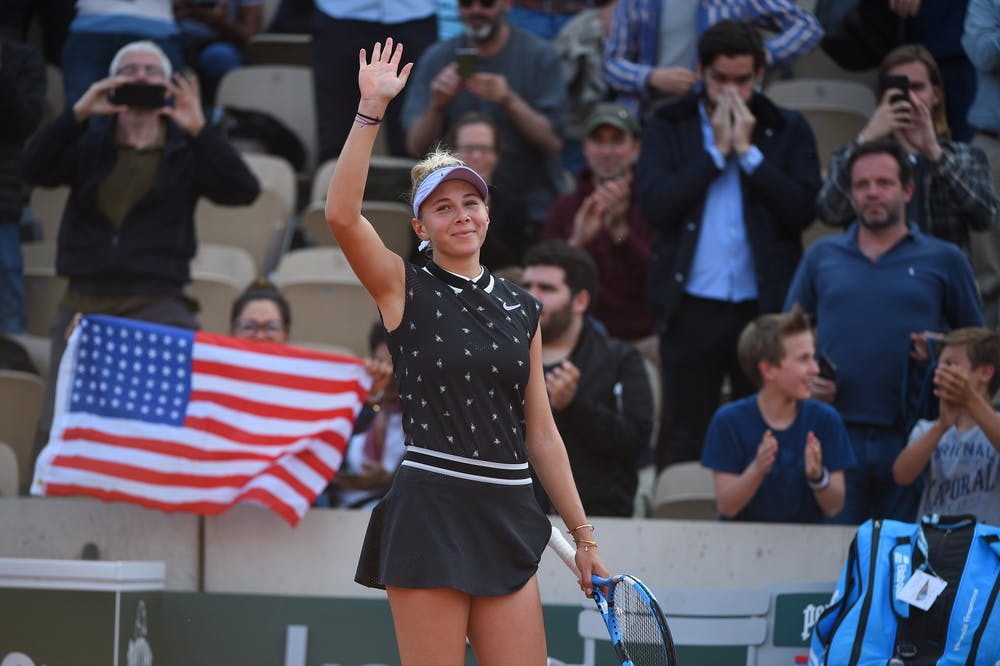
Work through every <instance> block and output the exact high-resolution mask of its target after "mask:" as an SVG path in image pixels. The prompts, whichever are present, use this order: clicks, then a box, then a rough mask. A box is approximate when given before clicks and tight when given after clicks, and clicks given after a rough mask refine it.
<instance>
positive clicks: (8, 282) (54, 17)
mask: <svg viewBox="0 0 1000 666" xmlns="http://www.w3.org/2000/svg"><path fill="white" fill-rule="evenodd" d="M884 2H885V4H886V7H887V9H888V10H889V12H890V13H891V14H892V15H893V16H894V19H895V20H897V21H898V23H899V26H900V30H899V35H900V36H901V38H902V39H901V43H899V44H886V45H885V46H886V48H885V49H884V52H885V53H886V55H885V57H884V58H883V59H882V61H881V63H880V65H879V67H878V68H877V71H875V72H873V76H872V81H873V82H874V89H873V92H874V93H875V94H876V99H877V106H876V108H875V110H874V112H873V113H872V114H871V116H870V118H869V119H868V120H867V122H866V123H865V125H864V127H863V129H862V130H861V132H860V133H859V134H858V135H857V137H856V138H855V140H854V141H852V142H850V143H849V144H847V145H844V146H841V147H839V148H837V149H836V150H835V151H834V152H833V153H832V154H819V152H818V149H817V144H816V140H815V138H814V133H813V129H812V128H811V126H810V124H809V121H807V119H806V117H805V116H804V115H803V114H802V113H800V112H798V111H796V110H794V109H791V108H785V107H783V106H781V105H779V104H777V103H775V102H774V101H773V100H772V99H770V98H769V96H768V94H767V88H766V84H767V83H768V82H769V81H771V80H774V79H776V78H782V77H789V76H794V72H795V66H796V63H797V62H798V61H799V60H800V59H801V58H802V57H804V56H806V55H807V54H809V53H810V52H812V51H814V50H815V49H817V48H819V44H820V43H821V39H822V37H823V34H824V29H825V28H826V27H827V26H823V25H821V24H820V21H819V20H818V19H817V18H816V16H815V15H813V13H812V12H811V11H810V7H809V5H810V3H807V2H795V1H793V0H746V1H745V2H731V1H726V2H722V1H721V0H681V1H676V2H675V1H673V0H671V2H669V3H668V2H666V1H665V0H560V1H553V2H538V1H537V0H412V1H410V2H406V3H402V2H395V1H393V0H384V1H382V2H372V1H371V0H364V1H360V0H357V1H355V0H315V3H312V2H308V1H307V2H302V1H298V2H292V1H291V0H282V2H281V6H280V7H279V8H278V10H277V13H276V15H275V21H274V24H273V29H275V30H292V31H295V30H308V31H309V32H310V33H311V37H312V46H311V53H312V55H311V68H312V73H313V78H314V91H315V100H316V101H315V104H316V117H317V119H318V128H317V129H318V136H317V137H316V150H315V151H314V152H315V153H316V155H317V156H318V161H319V162H322V161H324V160H326V159H330V158H335V157H336V156H337V155H338V154H339V152H340V149H341V147H342V145H343V143H344V140H345V137H346V135H347V132H348V129H349V128H350V125H351V122H352V119H354V117H355V113H356V111H357V106H358V93H357V89H358V87H357V82H356V81H355V80H354V79H353V77H354V74H351V72H352V71H353V70H352V68H351V67H348V66H346V65H347V63H349V62H353V61H354V60H356V59H357V57H358V52H359V51H360V50H361V49H363V48H370V47H371V45H372V44H374V43H375V42H379V41H382V40H384V39H385V38H386V37H392V38H393V39H394V40H396V41H398V42H401V43H403V44H404V47H405V51H404V58H405V60H406V61H413V62H414V63H415V64H414V67H413V70H412V72H411V75H410V81H409V83H408V85H407V87H406V92H405V93H404V94H403V95H402V96H401V99H399V100H397V101H395V102H394V103H393V104H392V105H391V106H390V108H389V109H388V111H387V113H386V116H385V118H382V119H373V120H372V122H381V123H382V124H383V125H384V127H382V128H381V131H382V132H384V133H385V134H386V138H387V141H386V145H387V147H388V151H389V153H390V154H392V155H396V156H404V157H411V158H419V157H422V156H423V155H424V154H425V153H427V152H428V151H429V150H431V149H433V148H434V147H435V146H436V145H437V144H439V143H444V144H447V145H448V146H449V147H450V148H451V149H452V150H453V151H454V152H455V153H456V154H457V155H458V156H459V157H460V158H461V159H462V160H463V161H464V162H466V163H467V164H468V165H469V166H471V167H472V168H474V169H475V170H476V171H477V172H479V173H480V174H481V175H482V176H483V178H484V179H485V181H486V182H487V183H488V185H489V189H490V200H491V206H490V207H491V225H490V232H489V234H488V236H487V241H486V245H485V247H484V248H483V251H482V260H483V263H484V264H486V265H487V266H488V267H489V268H490V269H491V270H499V271H501V272H502V273H503V274H505V275H507V276H508V277H510V278H511V279H519V280H521V281H522V282H523V284H524V286H525V287H526V288H527V289H528V290H529V291H530V292H531V293H532V294H533V295H534V296H535V297H536V298H537V299H538V300H539V301H540V302H541V303H542V304H543V306H544V310H543V314H542V318H541V323H540V329H541V334H542V344H543V350H544V353H545V367H546V375H547V388H548V389H549V399H550V403H551V405H552V408H553V411H554V412H555V414H556V420H557V423H558V425H559V428H560V431H561V433H562V435H563V438H564V439H565V441H566V445H567V449H568V452H569V455H570V461H571V464H572V466H573V470H574V474H575V475H576V477H577V479H578V481H579V484H580V486H581V496H582V497H583V500H584V504H585V508H586V509H587V511H588V514H590V515H602V514H604V515H631V512H632V507H633V499H634V495H635V492H636V478H637V477H636V472H637V470H638V469H639V468H640V467H641V466H643V465H650V464H652V465H654V466H655V468H656V469H657V470H661V469H663V468H664V467H666V466H668V465H670V464H674V463H677V462H685V461H702V463H703V464H704V465H706V466H707V467H710V468H711V469H712V470H713V471H714V477H715V486H716V494H717V500H718V510H719V513H720V514H721V515H722V516H723V517H724V518H727V519H743V520H763V521H805V522H840V523H847V524H857V523H859V522H861V521H863V520H864V519H866V518H868V517H871V516H881V517H891V518H900V519H906V520H912V519H913V518H915V516H916V515H917V510H918V505H920V506H922V507H923V508H924V509H927V508H928V507H931V508H933V510H935V511H937V510H938V507H940V506H946V507H955V506H960V507H962V510H963V511H967V512H971V513H975V512H976V511H977V510H978V509H979V508H980V506H981V507H982V508H983V511H984V514H983V515H984V517H988V518H989V519H993V520H995V517H994V516H995V510H993V507H994V506H996V505H997V503H998V498H1000V490H998V489H1000V484H998V482H1000V426H998V425H997V423H1000V421H998V417H997V414H996V412H994V411H993V407H992V406H991V399H993V398H994V395H993V394H994V393H995V390H996V388H997V386H996V384H997V381H996V380H995V378H996V376H997V374H996V372H997V369H998V367H997V366H998V364H1000V358H998V354H1000V350H998V348H997V343H996V340H995V336H996V333H995V332H991V331H992V329H994V328H995V327H996V326H997V324H998V307H1000V305H998V304H1000V231H998V230H997V229H998V224H997V222H998V216H1000V198H998V195H997V187H998V185H1000V136H998V133H1000V116H998V113H1000V112H998V108H1000V104H998V102H1000V98H998V95H1000V77H998V75H997V71H998V67H997V62H998V60H1000V47H998V40H997V38H996V35H997V34H998V33H1000V2H998V1H997V0H961V1H956V0H917V1H913V0H907V1H906V2H899V1H897V0H884ZM68 4H72V3H69V2H68V0H63V1H62V2H55V1H52V2H46V3H40V4H39V7H38V8H31V7H29V3H27V2H20V1H19V2H13V3H11V4H10V5H9V6H8V7H7V8H6V9H5V10H4V11H3V12H2V13H0V23H2V24H3V25H2V26H0V27H2V28H4V32H3V33H2V34H0V95H2V96H3V100H4V103H3V105H2V111H0V116H2V117H4V118H7V117H8V116H10V117H11V118H12V120H10V121H7V122H4V123H2V124H3V127H2V128H0V176H2V177H3V179H4V180H3V182H0V199H2V200H0V203H2V204H3V206H2V208H0V232H3V233H2V234H0V325H2V327H3V330H2V332H4V333H22V332H23V327H24V324H23V321H24V317H23V312H22V311H23V307H24V306H23V286H22V285H21V284H20V283H19V280H18V278H19V275H18V273H19V271H20V270H21V267H20V263H19V262H20V253H19V252H16V251H15V250H16V247H15V246H16V245H17V242H18V238H17V233H15V232H14V231H13V230H16V229H18V222H19V221H20V219H21V217H22V214H23V210H24V203H25V198H24V196H23V194H24V192H25V188H23V186H22V183H20V182H19V181H18V177H19V175H20V177H23V179H24V181H26V183H27V184H29V185H42V186H52V185H57V184H65V185H69V186H70V188H71V191H70V196H69V201H68V203H67V206H66V210H65V213H64V216H63V221H62V227H61V230H60V233H59V237H58V239H57V241H58V260H57V268H58V271H59V273H60V275H63V276H65V277H67V278H68V279H69V286H68V289H67V292H66V294H65V296H64V298H63V300H62V302H61V304H60V308H59V312H58V314H57V316H56V319H55V321H54V322H53V326H52V348H53V350H52V353H53V359H52V362H51V364H50V367H55V366H56V365H57V363H58V356H59V354H60V353H61V349H62V348H63V346H64V340H63V335H62V332H63V331H64V330H65V329H66V326H67V325H68V323H69V322H70V320H71V318H72V316H73V314H74V313H77V312H105V313H112V314H119V315H124V316H130V317H139V318H146V319H150V320H153V321H160V322H161V323H170V324H174V325H181V326H185V327H196V326H197V325H198V323H197V318H196V315H195V310H194V308H193V307H192V304H191V303H190V301H189V299H188V297H187V296H186V295H185V294H184V284H185V282H186V281H187V280H188V278H189V268H188V264H189V262H190V260H191V258H192V256H193V255H194V250H195V246H196V238H195V237H194V225H193V217H192V216H193V211H194V206H195V202H196V200H197V198H198V197H200V196H205V197H208V198H212V199H214V200H216V201H217V202H221V203H224V204H233V205H239V204H247V203H249V202H250V201H252V200H253V199H254V197H256V196H257V193H258V192H259V184H258V183H257V182H256V179H255V178H254V176H253V174H252V173H251V172H250V171H249V169H248V168H247V167H246V166H245V164H244V163H243V162H242V161H241V160H240V159H239V157H238V153H237V152H236V151H235V149H233V148H232V147H231V146H230V145H229V144H228V143H227V142H226V140H225V138H224V137H223V136H222V134H221V133H220V132H219V131H218V128H216V127H213V124H212V122H211V116H210V115H209V116H208V118H207V119H206V115H205V113H204V110H205V109H208V108H211V105H212V101H213V96H214V91H215V90H216V88H217V87H218V83H219V81H220V80H221V78H222V76H224V74H225V73H226V72H227V71H230V70H232V69H234V68H237V67H241V66H242V65H243V64H244V62H245V56H244V53H243V47H244V46H245V45H246V43H247V40H248V39H250V37H252V36H253V35H254V34H255V33H257V32H259V31H261V30H267V29H269V27H270V26H267V25H265V24H264V19H263V17H264V11H263V7H264V6H265V5H267V4H268V3H267V0H173V1H171V0H133V1H132V2H128V3H121V2H115V1H114V0H76V2H75V11H72V10H68V9H67V5H68ZM43 10H44V11H43ZM33 11H35V12H36V13H37V14H38V15H37V16H36V17H35V18H36V20H37V24H38V25H40V26H42V27H43V28H44V30H43V35H42V37H43V40H44V41H43V42H42V43H43V44H44V54H45V56H46V57H47V59H48V60H49V62H50V63H52V64H58V65H60V66H61V69H62V76H63V79H62V80H63V82H64V87H65V90H64V93H65V99H66V110H65V111H64V112H63V113H62V115H60V116H58V117H57V118H56V119H55V120H54V121H53V122H51V123H50V124H49V125H48V126H45V127H43V128H41V129H40V130H38V131H37V132H36V128H35V127H34V125H33V120H34V119H37V117H38V116H39V113H38V107H39V105H40V103H41V101H40V90H41V88H40V86H41V85H42V83H40V81H41V78H42V74H41V72H42V63H43V55H42V53H43V51H42V48H41V47H38V48H36V47H35V46H32V45H31V44H26V43H23V42H24V41H25V37H26V35H27V34H28V31H27V30H26V26H27V25H28V23H27V21H28V20H29V19H30V18H31V15H32V12H33ZM36 41H37V40H36ZM60 41H61V46H60V45H59V44H58V42H60ZM53 42H56V43H57V44H56V45H54V44H53ZM54 54H59V58H58V60H56V56H55V55H54ZM333 63H340V64H343V65H344V66H339V65H338V66H334V65H333ZM348 75H350V76H348ZM199 82H200V83H199ZM134 83H139V84H155V85H160V86H163V88H164V90H165V99H167V100H169V101H166V102H164V105H163V106H162V107H159V106H156V107H154V108H145V109H144V108H134V107H132V106H128V105H126V104H122V103H114V102H112V101H111V98H110V97H109V95H110V94H111V93H113V92H114V91H116V90H117V89H118V88H119V87H120V86H122V85H124V84H134ZM8 100H14V101H15V102H16V104H12V103H8ZM33 132H35V134H34V136H33V138H31V139H30V140H29V139H28V137H29V135H31V134H32V133H33ZM26 141H27V145H26V147H25V142H26ZM22 149H23V150H24V156H23V158H22V156H21V151H22ZM18 165H19V166H18ZM821 173H822V174H824V175H823V176H821ZM19 197H20V199H19ZM817 220H818V221H820V222H822V223H824V224H826V225H828V227H829V228H828V229H827V231H828V232H829V235H827V236H826V237H824V238H821V239H820V240H819V241H816V242H815V243H814V244H812V246H811V247H809V248H808V249H807V251H805V252H804V249H805V248H804V246H803V232H804V231H805V230H806V229H807V228H808V227H810V226H811V225H813V223H814V222H815V221H817ZM543 239H544V241H543ZM52 240H56V239H52ZM539 241H542V243H541V244H540V245H539V244H537V243H538V242H539ZM251 290H252V291H251V292H248V294H250V296H253V297H252V298H251V297H250V296H248V295H245V297H244V299H243V300H241V301H240V302H238V303H237V304H236V305H235V306H234V309H233V313H232V317H231V320H232V325H233V328H232V331H231V332H232V333H233V334H234V335H238V336H242V337H254V338H263V339H267V340H270V341H272V342H282V343H283V342H286V341H287V337H288V331H289V328H290V317H291V314H290V313H289V312H288V308H287V304H284V305H282V304H283V301H282V299H281V296H280V294H279V293H277V291H276V290H274V289H273V287H270V286H267V285H262V284H256V285H255V286H253V287H251ZM19 299H20V300H19ZM19 310H20V311H19ZM781 313H786V314H781ZM331 316H332V315H331ZM811 327H815V331H814V332H813V329H812V328H811ZM959 330H961V331H969V330H971V331H974V332H975V333H973V334H970V333H967V332H966V333H964V334H959V332H956V331H959ZM381 333H382V331H381V330H380V328H379V327H376V330H375V331H374V332H373V335H372V338H371V341H370V342H371V349H370V351H371V353H372V358H373V359H379V358H382V357H384V356H385V350H384V349H383V347H384V339H383V338H382V337H381ZM990 336H992V337H990ZM942 340H943V342H942ZM942 350H943V351H942ZM820 360H822V362H823V363H822V364H820V363H818V361H820ZM372 363H374V361H372ZM376 365H377V364H376ZM376 365H373V366H372V367H376ZM647 367H650V368H652V369H653V371H652V372H649V371H648V370H647ZM383 371H384V368H383ZM383 374H384V373H383ZM650 377H655V378H656V379H654V380H652V381H654V382H660V386H658V387H657V386H651V385H650V381H651V379H650ZM654 388H656V389H662V390H657V391H655V392H654V391H652V390H651V389H654ZM392 391H393V388H392V386H391V382H389V385H387V386H383V387H381V388H379V390H378V400H379V408H380V409H379V410H378V411H376V412H372V413H369V414H367V415H366V416H365V418H363V419H362V420H361V421H360V422H359V423H360V426H359V427H361V429H360V430H358V431H356V437H355V441H354V442H352V449H351V451H353V453H349V455H348V456H347V458H346V460H347V462H346V463H345V467H344V469H343V470H342V471H343V473H344V476H343V478H342V483H341V484H340V485H339V486H336V487H332V488H331V489H330V490H329V491H328V493H326V494H325V495H324V497H325V498H326V499H327V501H328V502H332V503H333V504H334V505H338V506H348V505H351V506H365V505H368V504H370V501H371V500H372V499H373V498H377V497H378V496H379V494H380V493H381V492H384V490H385V488H386V487H387V484H388V483H391V479H392V471H393V470H392V469H391V467H392V465H393V464H394V463H393V460H396V462H398V457H399V456H398V454H399V451H400V446H401V444H402V442H403V441H404V440H405V428H404V426H403V425H402V424H401V422H400V421H401V420H400V419H399V418H398V416H399V415H398V412H397V411H394V410H393V409H392V405H394V404H395V402H394V401H393V398H392V395H393V394H392ZM654 394H656V395H661V398H662V401H661V404H660V405H655V406H654V405H653V400H654V397H653V396H654ZM52 395H53V393H52V391H51V390H50V391H49V398H48V400H49V402H51V399H52ZM383 400H384V402H383ZM369 411H371V410H369ZM654 413H656V414H659V416H660V418H659V423H656V422H654V418H653V415H654ZM373 414H374V416H373ZM43 421H44V419H43ZM373 424H374V425H373ZM44 426H45V424H44V423H43V427H42V430H44ZM387 430H388V431H389V434H388V435H387ZM911 431H912V432H911ZM969 433H972V434H969ZM376 434H377V436H376ZM40 437H44V434H41V435H40ZM376 440H377V441H376ZM970 441H972V442H975V445H967V444H963V443H967V442H970ZM963 446H964V448H965V449H966V450H969V449H970V448H974V449H975V451H976V455H977V456H978V458H977V459H976V460H969V459H966V458H963V457H962V456H961V455H960V454H959V453H956V451H960V450H962V449H963ZM373 447H374V448H373ZM375 450H378V451H382V452H385V451H387V450H388V451H389V453H388V454H386V457H379V456H374V457H373V455H374V454H372V452H373V451H375ZM366 456H367V457H366ZM956 461H957V462H956ZM960 476H961V478H959V477H960ZM924 477H926V479H927V480H928V483H927V484H926V490H925V492H924V496H923V499H922V502H923V504H920V502H921V497H920V488H921V484H919V483H915V482H916V481H917V480H918V479H920V478H924ZM963 479H965V480H964V481H963ZM969 479H973V480H975V481H969ZM977 479H978V480H977ZM984 489H986V490H991V491H992V492H984ZM946 496H947V497H946ZM966 496H968V497H970V498H972V500H969V501H968V502H964V503H963V498H965V497H966ZM945 500H947V501H945ZM540 501H542V502H544V501H545V498H544V497H540ZM977 503H978V504H977ZM990 510H992V511H993V513H989V511H990Z"/></svg>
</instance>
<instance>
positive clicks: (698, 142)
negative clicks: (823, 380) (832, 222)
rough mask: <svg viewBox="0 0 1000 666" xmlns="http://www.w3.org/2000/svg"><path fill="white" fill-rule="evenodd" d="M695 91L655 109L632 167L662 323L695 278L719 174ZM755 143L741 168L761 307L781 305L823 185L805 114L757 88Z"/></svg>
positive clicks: (652, 296)
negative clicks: (648, 233) (650, 240)
mask: <svg viewBox="0 0 1000 666" xmlns="http://www.w3.org/2000/svg"><path fill="white" fill-rule="evenodd" d="M700 99H701V97H700V95H699V94H697V93H691V94H688V95H686V96H684V97H682V98H681V99H679V100H677V101H676V102H674V103H672V104H668V105H667V106H664V107H663V108H661V109H659V110H658V111H657V112H656V113H655V114H654V115H653V116H652V118H650V120H649V123H648V124H647V126H646V129H645V131H644V133H643V138H642V152H641V154H640V156H639V164H638V168H637V169H636V173H637V174H638V183H637V187H636V190H637V192H638V198H639V204H640V206H641V207H642V212H643V215H644V216H645V217H646V221H647V222H648V223H649V225H650V226H652V227H653V228H655V229H659V231H660V236H659V239H658V240H657V241H656V244H655V245H654V247H653V256H652V259H651V261H650V267H649V271H648V274H647V296H648V299H649V305H650V308H651V309H652V312H653V316H654V317H655V318H656V324H657V328H658V329H659V330H660V331H664V330H666V329H667V328H668V327H669V325H670V318H671V316H672V315H673V313H674V311H675V310H676V309H677V305H678V303H679V302H680V299H681V296H682V295H683V293H684V285H685V284H686V282H687V280H688V278H689V269H690V268H691V262H692V261H693V259H694V253H695V249H696V247H697V244H698V235H699V232H700V229H701V221H702V213H703V211H704V204H705V195H706V192H707V191H708V187H709V185H711V184H712V181H714V180H715V179H716V178H717V177H718V176H719V174H720V173H721V172H720V170H719V168H718V167H717V166H716V165H715V162H714V161H713V160H712V157H711V155H709V153H708V151H706V150H705V146H704V140H703V137H702V128H701V116H700V114H699V111H698V108H699V101H700ZM749 107H750V111H751V112H752V113H753V115H754V117H755V118H756V119H757V123H756V125H755V127H754V131H753V136H752V139H753V144H754V145H755V146H757V148H758V149H759V150H760V152H761V153H762V154H763V155H764V161H763V162H761V164H760V166H758V167H757V169H756V171H754V173H753V175H750V176H747V175H746V174H745V173H742V172H741V174H740V182H741V186H742V191H743V217H744V221H745V223H746V231H747V238H748V239H749V241H750V245H751V252H752V255H753V260H754V268H755V271H756V273H757V289H758V294H759V306H760V311H761V312H779V311H780V310H781V307H782V304H783V303H784V300H785V292H786V291H787V290H788V285H789V284H790V283H791V280H792V275H793V274H794V273H795V267H796V266H797V265H798V263H799V259H800V258H801V257H802V231H803V230H804V229H805V228H806V227H808V226H809V225H810V224H811V223H812V221H813V219H814V210H815V202H816V194H817V192H819V188H820V175H819V160H818V159H817V156H816V140H815V138H814V137H813V133H812V130H811V129H810V128H809V124H808V123H807V122H806V119H805V117H803V116H802V114H800V113H798V112H797V111H792V110H789V109H784V108H781V107H779V106H777V105H775V104H774V103H773V102H771V101H770V100H769V99H767V98H766V97H764V96H763V95H760V94H757V93H754V95H753V97H752V98H751V99H750V103H749Z"/></svg>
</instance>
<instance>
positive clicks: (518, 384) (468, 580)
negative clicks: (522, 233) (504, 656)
mask: <svg viewBox="0 0 1000 666" xmlns="http://www.w3.org/2000/svg"><path fill="white" fill-rule="evenodd" d="M405 269H406V303H405V305H404V308H403V319H402V322H401V323H400V324H399V326H398V327H397V328H396V329H395V330H394V331H392V332H391V333H389V334H388V342H389V350H390V352H391V354H392V360H393V365H394V374H395V376H396V382H397V384H398V386H399V395H400V398H401V400H402V404H403V429H404V431H405V434H406V443H407V451H406V456H405V457H404V458H403V462H402V464H401V465H400V467H399V469H398V470H397V471H396V475H395V479H394V480H393V484H392V488H391V489H390V490H389V492H388V494H386V496H385V497H384V498H383V499H382V501H381V502H379V504H378V505H377V506H376V507H375V508H374V509H373V511H372V517H371V521H370V523H369V524H368V531H367V533H366V534H365V541H364V546H363V547H362V551H361V559H360V562H359V563H358V570H357V574H356V575H355V580H356V581H357V582H358V583H361V584H362V585H366V586H368V587H379V588H384V587H385V586H386V585H392V586H397V587H411V588H434V587H449V588H454V589H457V590H460V591H462V592H466V593H468V594H472V595H477V596H492V595H501V594H508V593H511V592H514V591H516V590H518V589H519V588H521V586H523V585H524V584H525V583H526V582H527V581H528V580H529V579H530V578H531V577H532V576H533V575H534V574H535V571H536V570H537V568H538V561H539V559H540V558H541V554H542V550H544V548H545V544H546V543H547V542H548V538H549V534H550V531H551V528H550V523H549V521H548V518H547V517H546V516H545V514H544V513H542V511H541V509H540V508H539V506H538V503H537V501H536V500H535V496H534V493H533V491H532V487H531V474H530V471H529V469H528V455H527V449H526V447H525V442H524V435H525V433H524V427H525V426H524V397H525V392H526V389H527V384H528V375H529V371H530V365H531V363H530V358H529V346H530V344H531V339H532V337H533V336H534V334H535V330H536V327H537V325H538V316H539V312H540V310H541V306H540V305H539V303H538V301H536V300H535V299H534V298H532V297H531V296H530V295H529V294H527V293H526V292H525V291H524V290H522V289H520V288H519V287H517V286H515V285H513V284H511V283H509V282H507V281H506V280H504V279H502V278H496V277H494V276H493V275H491V274H490V272H489V271H488V270H486V269H483V273H482V275H480V277H479V278H477V279H475V280H469V279H467V278H464V277H461V276H458V275H455V274H453V273H449V272H448V271H445V270H444V269H442V268H440V267H438V266H437V265H435V264H433V263H431V264H429V265H428V266H427V267H424V268H418V267H416V266H414V265H413V264H410V263H406V264H405Z"/></svg>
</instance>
